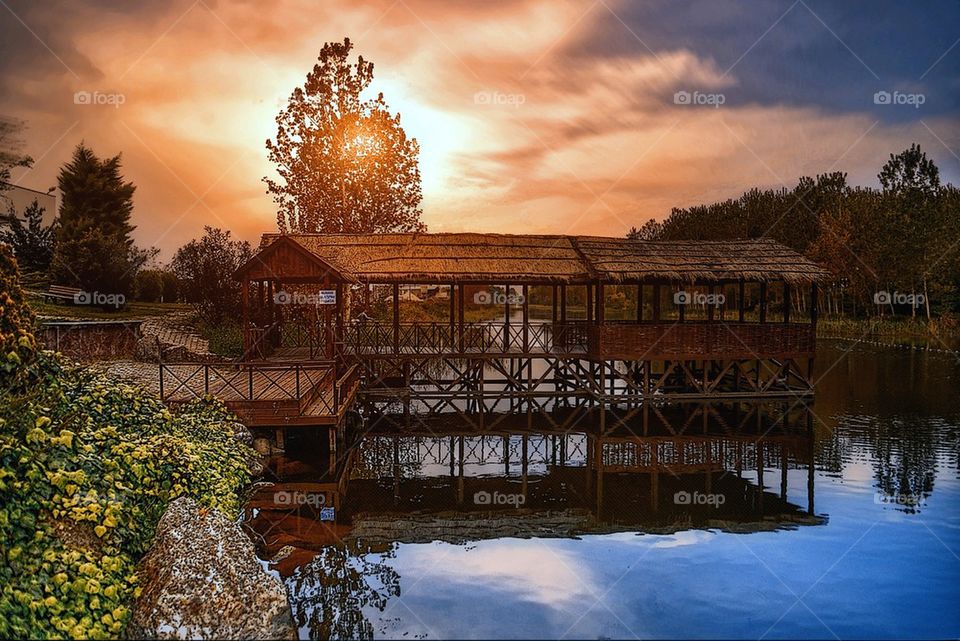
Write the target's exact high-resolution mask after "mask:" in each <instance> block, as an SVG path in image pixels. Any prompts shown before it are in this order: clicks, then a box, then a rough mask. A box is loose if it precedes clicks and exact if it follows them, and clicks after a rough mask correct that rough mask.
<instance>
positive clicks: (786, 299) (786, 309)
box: [783, 282, 790, 323]
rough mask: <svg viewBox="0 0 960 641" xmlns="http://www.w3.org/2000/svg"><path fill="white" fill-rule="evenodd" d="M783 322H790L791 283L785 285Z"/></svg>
mask: <svg viewBox="0 0 960 641" xmlns="http://www.w3.org/2000/svg"><path fill="white" fill-rule="evenodd" d="M783 322H784V323H789V322H790V283H787V282H784V283H783Z"/></svg>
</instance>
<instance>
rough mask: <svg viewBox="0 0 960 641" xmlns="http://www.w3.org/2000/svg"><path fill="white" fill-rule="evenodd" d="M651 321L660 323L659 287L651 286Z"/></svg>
mask: <svg viewBox="0 0 960 641" xmlns="http://www.w3.org/2000/svg"><path fill="white" fill-rule="evenodd" d="M653 321H654V322H655V323H656V322H659V321H660V285H654V286H653Z"/></svg>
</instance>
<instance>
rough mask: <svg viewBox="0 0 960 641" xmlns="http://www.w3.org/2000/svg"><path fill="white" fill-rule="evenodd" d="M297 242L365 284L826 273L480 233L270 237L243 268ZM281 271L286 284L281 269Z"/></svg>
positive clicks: (773, 251)
mask: <svg viewBox="0 0 960 641" xmlns="http://www.w3.org/2000/svg"><path fill="white" fill-rule="evenodd" d="M289 243H293V245H292V247H293V248H294V249H296V250H297V251H298V252H299V251H301V250H306V252H307V253H308V254H309V255H311V256H313V257H315V258H316V259H317V261H318V262H319V263H321V264H323V265H325V266H326V267H328V268H329V269H330V270H331V271H332V272H335V273H336V274H337V276H338V277H340V278H343V279H345V280H350V281H357V282H374V283H390V282H401V283H403V282H406V283H433V282H440V283H449V282H451V281H454V282H479V283H518V284H519V283H524V282H531V283H533V282H544V283H583V282H587V281H590V280H597V279H599V280H602V281H607V282H621V281H634V282H636V281H640V280H655V279H656V280H666V281H683V282H694V281H702V282H710V281H720V280H736V279H739V278H743V279H746V280H752V281H774V280H785V281H787V282H790V283H810V282H814V281H817V280H823V279H825V278H827V277H828V273H827V272H826V271H825V270H823V269H821V268H820V267H818V266H817V265H816V264H815V263H813V262H811V261H810V260H808V259H806V258H804V257H803V256H801V255H800V254H798V253H797V252H795V251H793V250H791V249H789V248H787V247H784V246H783V245H780V244H778V243H777V242H775V241H773V240H770V239H766V238H761V239H752V240H734V241H637V240H627V239H623V238H603V237H594V236H545V235H510V234H477V233H439V234H428V233H396V234H286V235H280V234H264V235H263V238H262V239H261V243H260V251H259V252H258V254H257V255H255V256H254V258H253V259H252V260H251V261H250V262H249V263H247V265H245V266H243V267H241V268H240V269H239V270H238V276H240V275H242V274H244V273H247V272H248V271H249V270H250V269H251V267H252V266H254V265H258V264H259V265H266V263H267V262H268V261H269V256H270V255H271V254H274V253H276V251H275V250H276V249H277V248H278V247H280V246H284V244H289ZM273 271H275V272H276V273H277V275H278V276H279V277H281V278H282V277H283V276H284V275H285V274H284V273H283V269H282V266H274V267H273Z"/></svg>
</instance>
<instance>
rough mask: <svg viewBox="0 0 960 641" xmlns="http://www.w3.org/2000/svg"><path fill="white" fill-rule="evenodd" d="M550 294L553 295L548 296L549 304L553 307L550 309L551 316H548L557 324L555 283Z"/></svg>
mask: <svg viewBox="0 0 960 641" xmlns="http://www.w3.org/2000/svg"><path fill="white" fill-rule="evenodd" d="M552 294H553V295H552V296H551V297H550V303H551V305H552V306H553V309H552V310H551V311H552V314H551V316H550V319H551V320H552V321H553V324H554V325H556V324H557V319H558V318H559V317H558V316H557V313H558V311H559V310H558V308H557V286H556V285H553V293H552Z"/></svg>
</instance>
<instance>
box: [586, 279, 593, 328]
mask: <svg viewBox="0 0 960 641" xmlns="http://www.w3.org/2000/svg"><path fill="white" fill-rule="evenodd" d="M592 323H593V283H587V325H590V324H592Z"/></svg>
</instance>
